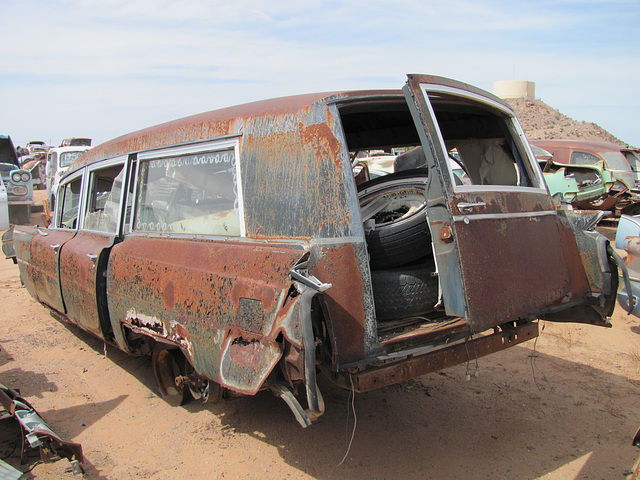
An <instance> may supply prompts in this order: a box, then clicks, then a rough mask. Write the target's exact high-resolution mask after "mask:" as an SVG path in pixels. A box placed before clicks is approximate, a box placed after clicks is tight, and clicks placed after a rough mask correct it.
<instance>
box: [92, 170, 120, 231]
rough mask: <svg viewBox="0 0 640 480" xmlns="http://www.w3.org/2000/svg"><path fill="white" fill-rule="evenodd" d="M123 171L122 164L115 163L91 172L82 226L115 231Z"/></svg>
mask: <svg viewBox="0 0 640 480" xmlns="http://www.w3.org/2000/svg"><path fill="white" fill-rule="evenodd" d="M124 171H125V170H124V168H123V165H115V166H113V167H108V168H104V169H101V170H95V171H93V172H91V177H90V178H91V183H90V185H91V189H90V191H89V203H88V207H87V213H86V214H85V217H84V224H83V228H85V229H87V230H96V231H99V232H107V233H116V227H117V225H118V215H119V214H120V196H121V193H122V182H123V180H124Z"/></svg>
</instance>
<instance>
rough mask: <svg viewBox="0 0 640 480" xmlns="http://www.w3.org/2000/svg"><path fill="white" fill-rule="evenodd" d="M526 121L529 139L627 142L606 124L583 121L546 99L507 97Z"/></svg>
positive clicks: (509, 102)
mask: <svg viewBox="0 0 640 480" xmlns="http://www.w3.org/2000/svg"><path fill="white" fill-rule="evenodd" d="M506 102H507V103H508V104H509V105H510V106H511V108H513V109H514V110H515V112H516V115H517V116H518V119H519V120H520V123H521V124H522V128H523V129H524V132H525V134H526V135H527V138H528V139H529V140H550V139H556V138H558V139H571V140H574V139H580V140H599V141H604V142H611V143H617V144H619V145H625V146H626V143H625V142H623V141H622V140H620V139H619V138H616V137H614V136H613V135H611V134H610V133H609V132H607V131H606V130H605V129H604V128H602V127H600V126H599V125H596V124H595V123H591V122H579V121H577V120H574V119H572V118H570V117H567V116H566V115H564V114H562V113H560V112H559V111H558V110H556V109H555V108H552V107H550V106H549V105H547V104H546V103H544V102H543V101H542V100H538V99H536V100H529V99H524V98H518V99H511V98H510V99H506Z"/></svg>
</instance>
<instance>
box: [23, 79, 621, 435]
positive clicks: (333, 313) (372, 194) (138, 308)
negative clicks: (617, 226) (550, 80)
mask: <svg viewBox="0 0 640 480" xmlns="http://www.w3.org/2000/svg"><path fill="white" fill-rule="evenodd" d="M379 149H382V150H385V151H389V152H391V151H393V152H395V153H397V158H396V159H395V162H394V171H393V172H392V173H389V174H387V175H382V176H378V177H376V178H372V177H373V176H372V175H369V171H368V166H367V164H366V162H363V161H362V160H361V158H363V157H362V156H361V155H359V153H361V152H366V151H372V150H379ZM454 170H455V172H454ZM462 175H464V177H465V181H464V182H462V181H461V179H460V176H462ZM57 198H58V201H57V202H56V206H55V212H54V217H53V222H52V224H51V225H50V226H49V227H48V228H42V227H31V226H18V227H16V229H15V232H14V241H15V249H16V255H17V259H18V264H19V269H20V275H21V278H22V281H23V282H24V285H25V286H26V288H27V289H28V291H29V292H30V293H31V295H32V296H34V297H35V298H36V299H38V300H39V301H40V302H41V303H43V304H45V305H47V306H48V307H50V308H51V309H52V311H53V312H54V314H55V315H58V316H59V317H62V318H64V319H66V320H68V321H70V322H72V323H75V324H77V325H78V326H80V327H81V328H82V329H84V330H86V331H88V332H91V333H92V334H94V335H96V336H98V337H100V338H102V339H104V341H105V342H106V343H108V344H112V345H115V346H117V347H118V348H120V349H122V350H124V351H125V352H128V353H129V354H133V355H144V354H151V357H152V365H153V370H154V374H155V377H156V380H157V383H158V386H159V389H160V392H161V394H162V396H163V397H165V398H166V399H167V400H168V401H169V402H172V403H175V404H181V403H182V402H183V401H184V400H185V399H186V398H187V397H188V396H192V397H195V398H196V399H200V400H203V401H210V402H215V401H218V400H220V399H221V398H223V397H225V396H227V395H234V394H245V395H253V394H256V393H257V392H258V391H260V390H271V391H272V392H274V393H275V394H276V395H278V396H280V397H282V398H283V399H284V400H285V401H286V403H287V404H288V406H289V407H290V408H291V410H292V411H293V413H294V414H295V417H296V419H297V420H298V422H300V424H301V425H303V426H308V425H309V424H310V423H311V421H313V420H314V419H316V418H317V417H319V416H320V415H321V414H322V413H323V411H324V402H323V399H322V395H321V393H320V391H319V388H318V384H317V375H318V374H323V375H325V376H326V377H327V378H328V379H330V380H331V381H332V382H334V383H336V384H338V385H340V386H342V387H344V388H348V389H352V390H354V391H356V392H365V391H370V390H373V389H376V388H380V387H383V386H387V385H391V384H394V383H398V382H402V381H404V380H407V379H410V378H413V377H416V376H419V375H423V374H426V373H429V372H434V371H437V370H440V369H442V368H445V367H448V366H452V365H456V364H460V363H465V362H469V361H475V359H476V358H477V357H480V356H483V355H487V354H490V353H492V352H497V351H500V350H503V349H505V348H508V347H511V346H513V345H517V344H519V343H521V342H524V341H527V340H530V339H532V338H535V337H536V336H537V335H538V321H539V319H546V320H550V321H553V320H555V321H574V322H583V323H590V324H594V325H601V326H607V325H610V324H609V317H610V315H611V313H612V311H613V308H614V305H615V301H616V291H617V285H618V268H624V264H623V263H622V262H621V261H620V259H619V257H617V258H616V255H615V252H614V251H613V250H612V249H611V247H610V246H609V243H608V241H607V240H606V239H605V237H603V236H602V235H600V234H599V233H597V232H595V231H594V226H595V224H596V222H597V221H598V219H599V218H600V216H601V215H602V212H582V211H571V210H558V209H556V207H555V206H554V203H553V201H552V198H551V197H550V195H549V192H548V190H547V188H546V186H545V183H544V179H543V176H542V172H541V170H540V167H539V166H538V164H537V162H536V161H535V157H534V156H533V154H532V152H531V149H530V147H529V145H528V143H527V141H526V139H525V137H524V134H523V132H522V129H521V127H520V125H519V124H518V122H517V120H516V118H515V116H514V113H513V111H512V110H511V109H510V108H509V107H508V105H507V104H506V103H505V102H503V101H502V100H500V99H498V98H497V97H495V96H493V95H491V94H489V93H487V92H484V91H482V90H480V89H477V88H475V87H473V86H470V85H467V84H464V83H460V82H457V81H453V80H450V79H445V78H441V77H433V76H424V75H409V76H408V81H407V83H406V85H405V86H404V87H403V89H402V90H397V91H387V90H377V91H349V92H334V93H322V94H308V95H300V96H294V97H287V98H281V99H276V100H268V101H261V102H256V103H251V104H246V105H242V106H238V107H231V108H226V109H222V110H217V111H212V112H208V113H202V114H199V115H194V116H191V117H187V118H184V119H180V120H176V121H173V122H170V123H166V124H163V125H159V126H155V127H151V128H148V129H145V130H141V131H138V132H135V133H132V134H129V135H125V136H122V137H119V138H116V139H115V140H112V141H109V142H107V143H104V144H102V145H100V146H97V147H95V148H94V149H93V150H90V151H88V152H86V153H85V154H83V156H81V157H80V158H79V159H78V160H77V161H76V162H75V163H74V164H73V165H72V166H71V168H70V170H69V172H68V173H67V174H66V176H65V177H64V179H63V180H62V181H61V184H60V187H59V190H58V192H57Z"/></svg>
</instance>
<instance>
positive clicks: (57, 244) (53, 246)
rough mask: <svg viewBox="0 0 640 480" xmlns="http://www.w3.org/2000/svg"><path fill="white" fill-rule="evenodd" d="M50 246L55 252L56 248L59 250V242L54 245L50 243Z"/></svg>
mask: <svg viewBox="0 0 640 480" xmlns="http://www.w3.org/2000/svg"><path fill="white" fill-rule="evenodd" d="M51 248H53V249H54V250H55V251H56V252H57V251H58V250H60V244H59V243H56V244H54V245H51Z"/></svg>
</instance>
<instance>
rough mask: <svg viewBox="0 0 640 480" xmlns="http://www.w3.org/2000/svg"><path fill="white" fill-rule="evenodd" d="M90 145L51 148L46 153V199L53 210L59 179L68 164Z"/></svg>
mask: <svg viewBox="0 0 640 480" xmlns="http://www.w3.org/2000/svg"><path fill="white" fill-rule="evenodd" d="M90 148H91V147H87V146H72V147H58V148H52V149H51V150H49V153H47V169H46V170H47V200H48V201H49V206H50V208H51V209H52V210H53V208H54V205H55V192H56V190H57V189H58V184H59V183H60V179H61V178H62V176H63V175H64V174H65V172H66V171H67V169H68V168H69V166H70V165H71V164H72V163H73V162H74V161H75V160H76V159H77V158H78V157H79V156H80V155H82V154H83V153H84V152H86V151H87V150H89V149H90Z"/></svg>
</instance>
